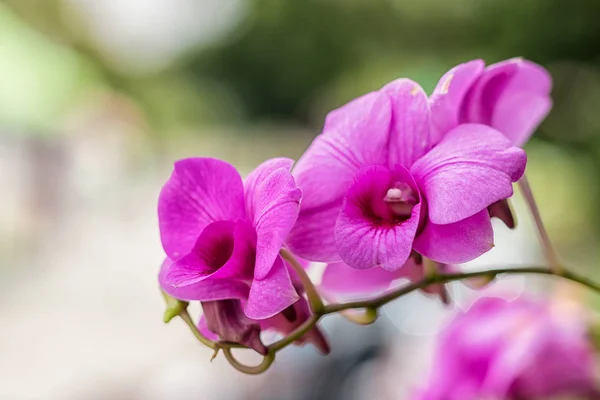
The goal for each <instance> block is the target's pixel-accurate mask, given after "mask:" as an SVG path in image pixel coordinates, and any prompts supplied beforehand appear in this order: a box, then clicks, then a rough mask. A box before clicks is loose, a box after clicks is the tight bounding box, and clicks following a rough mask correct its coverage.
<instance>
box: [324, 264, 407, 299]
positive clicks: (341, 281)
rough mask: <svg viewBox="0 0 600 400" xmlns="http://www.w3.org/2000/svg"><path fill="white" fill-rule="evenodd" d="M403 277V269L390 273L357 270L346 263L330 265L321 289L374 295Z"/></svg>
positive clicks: (379, 269) (374, 269)
mask: <svg viewBox="0 0 600 400" xmlns="http://www.w3.org/2000/svg"><path fill="white" fill-rule="evenodd" d="M403 276H404V274H403V268H401V269H399V270H398V271H395V272H390V271H386V270H385V269H383V268H379V267H375V268H370V269H356V268H352V267H350V266H349V265H348V264H346V263H344V262H336V263H329V264H327V267H326V268H325V272H324V273H323V278H322V279H321V285H320V288H321V289H322V290H323V291H324V292H326V293H356V294H362V293H364V294H373V293H374V292H378V291H382V290H385V289H387V288H389V287H390V284H391V283H392V282H393V281H395V280H396V279H400V278H402V277H403Z"/></svg>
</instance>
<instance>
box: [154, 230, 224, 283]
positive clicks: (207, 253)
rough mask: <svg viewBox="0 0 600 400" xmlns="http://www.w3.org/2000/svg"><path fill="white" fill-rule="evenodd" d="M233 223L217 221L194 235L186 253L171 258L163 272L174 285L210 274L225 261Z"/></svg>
mask: <svg viewBox="0 0 600 400" xmlns="http://www.w3.org/2000/svg"><path fill="white" fill-rule="evenodd" d="M234 229H235V223H233V222H231V221H217V222H213V223H212V224H210V225H208V226H207V227H206V228H205V229H204V230H203V231H202V233H201V234H200V236H199V237H198V240H197V241H196V244H195V245H194V248H193V249H192V250H191V252H190V254H188V255H186V256H184V257H182V258H180V259H179V260H177V261H175V263H174V264H173V265H171V267H170V268H169V273H168V274H167V276H166V278H165V279H166V282H167V284H169V285H171V286H175V287H179V286H186V285H191V284H193V283H196V282H199V281H201V280H203V279H205V278H206V277H207V276H210V275H211V274H212V273H213V272H215V271H217V270H218V269H219V268H221V267H222V266H223V265H225V264H226V263H227V261H228V260H229V258H230V257H231V255H232V253H233V247H234Z"/></svg>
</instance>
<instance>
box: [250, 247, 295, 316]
mask: <svg viewBox="0 0 600 400" xmlns="http://www.w3.org/2000/svg"><path fill="white" fill-rule="evenodd" d="M299 298H300V297H299V296H298V293H297V292H296V289H295V288H294V285H293V283H292V279H291V277H290V274H289V272H288V269H287V268H286V266H285V264H284V262H283V259H282V258H281V256H277V258H275V262H274V263H273V266H272V267H271V268H270V270H269V273H268V274H267V275H266V276H265V277H264V278H263V279H254V280H253V281H252V286H251V287H250V294H249V295H248V302H247V303H246V308H245V310H244V312H245V313H246V315H247V316H248V317H249V318H252V319H266V318H269V317H272V316H273V315H275V314H277V313H280V312H281V311H283V310H285V309H286V308H287V307H289V306H290V305H292V304H294V302H296V301H297V300H298V299H299Z"/></svg>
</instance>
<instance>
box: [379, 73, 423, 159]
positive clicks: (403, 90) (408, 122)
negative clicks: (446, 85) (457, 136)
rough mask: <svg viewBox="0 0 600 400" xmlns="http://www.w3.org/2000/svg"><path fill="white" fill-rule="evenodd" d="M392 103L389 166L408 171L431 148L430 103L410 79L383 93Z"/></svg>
mask: <svg viewBox="0 0 600 400" xmlns="http://www.w3.org/2000/svg"><path fill="white" fill-rule="evenodd" d="M381 91H382V92H384V93H385V94H387V95H388V96H389V97H390V100H391V103H392V113H393V118H392V123H391V127H390V140H389V146H388V149H389V156H388V165H390V166H393V165H396V164H401V165H403V166H404V167H406V168H410V166H411V165H412V164H413V163H414V162H415V161H416V160H418V159H419V158H421V156H423V155H424V154H425V153H427V151H429V149H430V148H431V146H432V140H431V132H430V130H431V129H430V128H431V121H430V112H429V102H428V99H427V95H426V94H425V91H424V90H423V88H422V87H421V86H420V85H419V84H418V83H416V82H414V81H412V80H410V79H398V80H395V81H393V82H391V83H388V84H387V85H385V86H384V87H383V89H381Z"/></svg>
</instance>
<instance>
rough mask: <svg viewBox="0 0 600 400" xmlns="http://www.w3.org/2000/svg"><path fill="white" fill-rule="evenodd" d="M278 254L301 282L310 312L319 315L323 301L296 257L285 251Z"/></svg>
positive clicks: (282, 250)
mask: <svg viewBox="0 0 600 400" xmlns="http://www.w3.org/2000/svg"><path fill="white" fill-rule="evenodd" d="M279 254H281V257H283V259H284V260H285V261H287V262H288V263H289V264H290V266H291V267H292V268H294V271H296V274H298V277H299V278H300V281H301V282H302V286H303V287H304V291H305V292H306V297H308V304H309V305H310V310H311V311H312V312H313V314H318V313H320V312H321V311H322V310H323V300H321V296H319V293H318V292H317V289H316V288H315V285H313V283H312V281H311V280H310V278H309V277H308V275H307V274H306V271H305V270H304V268H303V267H302V265H300V263H299V262H298V260H297V259H296V257H294V255H293V254H292V253H291V252H290V251H289V250H287V249H281V251H280V252H279Z"/></svg>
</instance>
